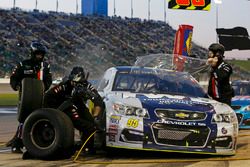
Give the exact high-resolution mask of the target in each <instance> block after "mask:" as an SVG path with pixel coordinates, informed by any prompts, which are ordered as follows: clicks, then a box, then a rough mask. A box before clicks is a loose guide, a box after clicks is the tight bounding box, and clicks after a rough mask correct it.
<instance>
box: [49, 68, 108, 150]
mask: <svg viewBox="0 0 250 167" xmlns="http://www.w3.org/2000/svg"><path fill="white" fill-rule="evenodd" d="M87 100H90V101H92V102H93V103H94V109H93V113H92V115H91V113H90V112H89V109H88V107H86V102H87ZM44 107H49V108H58V109H59V110H61V111H63V112H64V113H66V114H67V115H68V116H69V117H70V119H71V120H72V122H73V125H74V127H75V128H76V129H77V130H79V131H80V132H81V141H83V142H84V141H85V140H86V139H87V138H88V137H89V136H90V135H91V134H92V133H93V132H94V131H96V130H97V129H99V128H97V127H99V126H97V124H96V121H95V119H98V116H100V113H101V112H102V109H103V100H102V98H101V96H100V95H99V93H98V92H97V90H96V89H95V88H94V87H93V86H92V85H91V84H90V83H89V82H88V81H87V77H86V76H85V72H84V69H83V68H82V67H74V68H73V69H72V71H71V73H70V75H69V77H68V79H66V80H65V81H62V82H61V83H59V84H58V85H57V86H55V87H53V88H51V89H50V90H48V91H47V92H46V93H45V96H44ZM93 144H94V143H93V138H91V140H90V142H89V145H88V146H87V148H88V149H89V152H91V151H93Z"/></svg>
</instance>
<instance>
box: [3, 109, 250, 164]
mask: <svg viewBox="0 0 250 167" xmlns="http://www.w3.org/2000/svg"><path fill="white" fill-rule="evenodd" d="M8 110H12V111H13V112H14V113H6V112H5V113H3V112H2V113H1V111H3V108H1V109H0V166H4V167H8V166H9V167H24V166H25V167H32V166H39V167H52V166H53V167H54V166H63V167H74V166H93V167H97V166H98V167H99V166H108V167H113V166H117V165H118V164H119V167H123V166H124V167H125V166H133V167H134V166H143V167H151V166H152V167H156V166H157V167H158V166H167V167H168V166H169V167H170V166H171V167H172V166H176V167H184V166H185V167H186V166H187V167H198V166H202V167H204V166H219V167H232V166H235V167H249V166H250V130H241V131H240V134H239V135H240V136H239V142H238V150H237V154H236V155H235V156H229V157H221V156H219V157H218V156H207V155H193V154H173V153H155V152H142V151H120V152H115V153H111V154H106V153H98V154H97V155H95V156H93V155H92V156H86V155H80V156H79V158H78V160H77V161H76V162H74V161H73V158H72V159H67V160H58V161H42V160H22V155H21V154H13V153H11V152H10V148H6V147H5V146H4V143H6V142H7V141H8V140H9V139H10V138H11V137H12V136H13V135H14V133H15V130H16V127H17V121H16V114H15V109H14V108H8Z"/></svg>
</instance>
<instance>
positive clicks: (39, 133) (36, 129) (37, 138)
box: [31, 119, 56, 149]
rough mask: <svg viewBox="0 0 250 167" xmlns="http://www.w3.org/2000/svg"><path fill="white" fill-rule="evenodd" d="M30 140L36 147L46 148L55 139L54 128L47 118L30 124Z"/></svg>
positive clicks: (51, 144) (50, 145)
mask: <svg viewBox="0 0 250 167" xmlns="http://www.w3.org/2000/svg"><path fill="white" fill-rule="evenodd" d="M31 140H32V143H33V144H34V145H35V146H36V147H38V148H40V149H48V148H49V147H52V146H53V144H54V142H55V140H56V129H55V128H54V126H53V125H52V124H51V123H50V121H49V120H47V119H43V120H39V121H37V122H35V123H34V125H33V126H32V129H31Z"/></svg>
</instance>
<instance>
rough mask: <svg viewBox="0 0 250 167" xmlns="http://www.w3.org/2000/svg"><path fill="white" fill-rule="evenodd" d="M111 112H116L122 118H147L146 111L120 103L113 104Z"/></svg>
mask: <svg viewBox="0 0 250 167" xmlns="http://www.w3.org/2000/svg"><path fill="white" fill-rule="evenodd" d="M113 110H114V111H116V112H117V113H118V114H121V115H124V116H137V117H143V118H149V114H148V110H147V109H145V108H139V107H134V106H129V105H126V104H121V103H114V104H113Z"/></svg>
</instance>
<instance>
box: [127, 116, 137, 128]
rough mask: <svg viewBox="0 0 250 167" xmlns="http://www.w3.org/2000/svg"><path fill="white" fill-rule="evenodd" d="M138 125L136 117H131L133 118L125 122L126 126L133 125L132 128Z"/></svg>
mask: <svg viewBox="0 0 250 167" xmlns="http://www.w3.org/2000/svg"><path fill="white" fill-rule="evenodd" d="M138 125H139V120H138V119H133V118H130V119H129V120H128V122H127V126H128V127H133V128H137V127H138Z"/></svg>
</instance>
